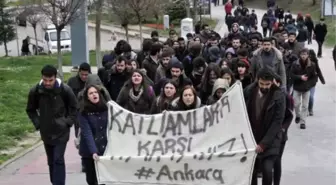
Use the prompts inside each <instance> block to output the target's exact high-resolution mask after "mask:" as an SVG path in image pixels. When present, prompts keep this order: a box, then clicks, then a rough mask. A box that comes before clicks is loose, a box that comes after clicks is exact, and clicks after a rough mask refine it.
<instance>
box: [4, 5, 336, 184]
mask: <svg viewBox="0 0 336 185" xmlns="http://www.w3.org/2000/svg"><path fill="white" fill-rule="evenodd" d="M212 12H213V14H212V16H213V17H215V18H220V19H224V8H223V6H220V7H213V11H212ZM256 13H257V14H258V18H259V19H261V16H262V14H263V13H264V11H263V10H258V9H256ZM226 31H227V30H226V26H223V27H222V29H221V31H220V33H221V34H222V35H223V34H224V33H225V32H226ZM93 37H94V36H93ZM108 37H109V36H107V38H108ZM308 47H309V48H314V49H317V45H316V43H314V44H313V45H309V46H308ZM320 67H321V70H322V72H323V74H324V77H325V79H326V84H325V85H322V84H320V83H318V85H317V87H316V95H315V107H314V111H315V115H314V116H313V117H308V119H307V129H306V130H300V129H299V127H298V125H296V124H295V123H293V124H292V125H291V127H290V129H289V140H288V142H287V145H286V149H285V152H284V156H283V176H282V184H285V185H294V184H300V185H301V184H304V185H316V184H324V185H333V184H336V181H335V178H336V169H335V166H336V156H335V149H336V148H335V147H336V146H335V145H336V143H335V141H336V135H335V133H336V132H335V131H336V127H335V123H336V98H335V92H336V75H335V74H336V73H335V68H334V64H333V60H332V56H331V48H324V56H323V58H322V59H320ZM72 139H73V138H72ZM66 163H67V185H83V184H86V183H85V177H84V175H83V173H80V160H79V157H78V154H77V151H76V149H75V148H74V144H73V140H70V141H69V143H68V149H67V152H66ZM48 178H49V175H48V168H47V163H46V157H45V154H44V149H43V147H38V148H37V149H35V150H34V151H32V152H30V153H28V154H27V155H26V156H24V157H22V158H20V159H18V160H17V161H16V162H13V163H12V164H10V165H8V166H7V167H6V168H4V169H2V170H0V185H5V184H6V185H21V184H35V185H45V184H50V183H49V179H48Z"/></svg>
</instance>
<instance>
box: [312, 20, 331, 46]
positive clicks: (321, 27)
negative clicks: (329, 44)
mask: <svg viewBox="0 0 336 185" xmlns="http://www.w3.org/2000/svg"><path fill="white" fill-rule="evenodd" d="M327 33H328V30H327V25H326V24H320V23H319V24H316V25H315V28H314V34H315V40H316V41H319V42H324V39H325V37H326V35H327Z"/></svg>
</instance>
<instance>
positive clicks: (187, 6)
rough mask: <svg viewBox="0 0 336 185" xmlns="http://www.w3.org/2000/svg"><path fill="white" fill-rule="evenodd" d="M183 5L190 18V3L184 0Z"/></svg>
mask: <svg viewBox="0 0 336 185" xmlns="http://www.w3.org/2000/svg"><path fill="white" fill-rule="evenodd" d="M184 3H185V7H186V14H187V17H189V18H191V13H190V3H189V0H184Z"/></svg>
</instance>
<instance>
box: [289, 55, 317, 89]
mask: <svg viewBox="0 0 336 185" xmlns="http://www.w3.org/2000/svg"><path fill="white" fill-rule="evenodd" d="M302 75H306V76H308V80H307V81H303V80H302V79H301V76H302ZM291 77H292V79H293V89H294V90H296V91H299V92H307V91H309V90H310V89H311V88H312V87H314V86H315V85H316V80H317V78H316V67H315V64H314V63H313V62H311V61H310V59H308V62H307V64H306V66H305V67H302V66H301V64H300V60H297V61H295V62H294V63H293V65H292V68H291Z"/></svg>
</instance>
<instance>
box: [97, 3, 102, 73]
mask: <svg viewBox="0 0 336 185" xmlns="http://www.w3.org/2000/svg"><path fill="white" fill-rule="evenodd" d="M102 4H103V0H98V2H97V3H96V30H95V31H96V62H97V68H98V69H99V68H101V67H102V59H101V34H100V26H101V17H102Z"/></svg>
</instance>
